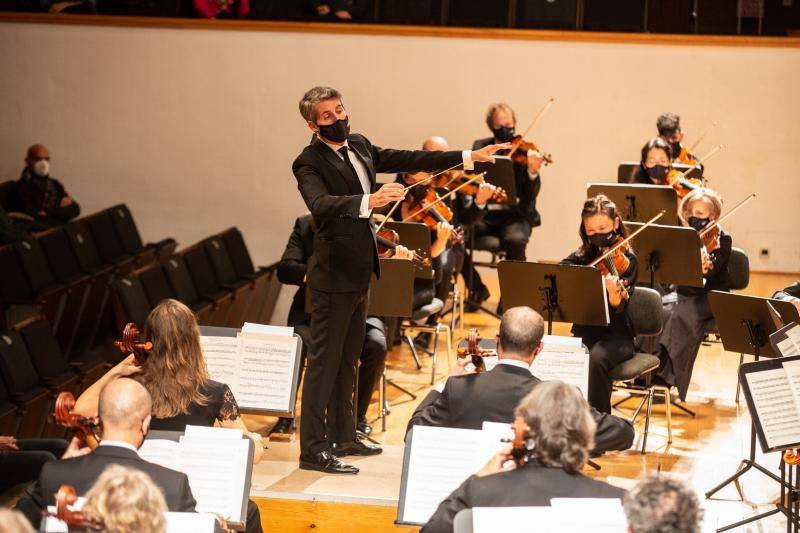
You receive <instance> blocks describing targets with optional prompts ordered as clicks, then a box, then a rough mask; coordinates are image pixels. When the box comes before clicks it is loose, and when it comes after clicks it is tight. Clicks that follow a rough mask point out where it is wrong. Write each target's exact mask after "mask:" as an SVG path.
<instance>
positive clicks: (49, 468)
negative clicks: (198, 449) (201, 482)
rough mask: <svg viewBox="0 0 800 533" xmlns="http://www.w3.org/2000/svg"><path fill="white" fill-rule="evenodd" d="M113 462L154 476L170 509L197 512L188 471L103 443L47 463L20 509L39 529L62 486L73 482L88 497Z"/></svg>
mask: <svg viewBox="0 0 800 533" xmlns="http://www.w3.org/2000/svg"><path fill="white" fill-rule="evenodd" d="M112 464H116V465H121V466H125V467H128V468H135V469H136V470H141V471H142V472H144V473H145V474H147V475H148V476H150V479H152V480H153V482H154V483H155V484H156V485H157V486H158V487H159V488H160V489H161V492H162V493H163V494H164V499H165V500H166V501H167V508H168V509H169V510H170V511H173V512H181V513H187V512H188V513H191V512H194V510H195V504H196V502H195V500H194V496H192V490H191V488H189V478H187V477H186V474H184V473H182V472H176V471H175V470H170V469H169V468H164V467H163V466H159V465H156V464H153V463H148V462H147V461H145V460H144V459H142V458H141V457H139V455H138V454H137V453H136V452H135V451H133V450H130V449H128V448H124V447H121V446H114V445H101V446H99V447H98V448H97V449H96V450H94V451H93V452H92V453H90V454H88V455H84V456H82V457H75V458H73V459H65V460H63V461H50V462H48V463H46V464H45V465H44V466H43V467H42V472H41V474H40V475H39V479H38V480H37V481H36V482H35V483H34V484H33V485H31V487H29V488H28V490H27V492H26V494H25V495H24V496H23V497H22V499H20V501H19V502H17V506H16V509H17V510H19V511H21V512H22V513H23V514H24V515H25V516H26V517H27V518H28V520H29V521H30V522H31V524H33V525H34V527H37V528H38V527H39V523H40V522H41V519H42V511H43V510H45V509H46V508H47V506H48V505H55V498H54V495H55V493H56V492H58V488H59V487H60V486H61V485H64V484H66V485H71V486H72V487H74V488H75V492H77V494H78V496H85V495H86V493H87V492H88V491H89V489H90V488H91V487H92V485H93V484H94V482H95V481H97V478H98V477H100V474H102V473H103V471H104V470H105V469H106V467H107V466H109V465H112Z"/></svg>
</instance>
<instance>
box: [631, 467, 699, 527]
mask: <svg viewBox="0 0 800 533" xmlns="http://www.w3.org/2000/svg"><path fill="white" fill-rule="evenodd" d="M622 505H623V507H624V508H625V515H626V516H627V517H628V531H629V532H630V533H699V531H700V525H701V522H702V521H703V510H702V509H700V503H699V502H698V500H697V496H696V495H695V493H694V491H692V490H691V489H689V488H688V487H687V486H686V485H684V484H683V483H680V482H678V481H675V480H672V479H666V478H663V477H662V478H656V477H651V478H647V479H644V480H642V481H640V482H639V483H637V484H636V486H635V487H634V488H633V490H631V491H630V492H629V493H628V494H626V495H625V498H624V499H623V501H622Z"/></svg>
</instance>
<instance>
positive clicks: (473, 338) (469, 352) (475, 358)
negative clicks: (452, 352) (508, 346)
mask: <svg viewBox="0 0 800 533" xmlns="http://www.w3.org/2000/svg"><path fill="white" fill-rule="evenodd" d="M466 340H467V345H466V346H459V347H458V349H457V350H456V356H457V357H458V358H459V359H464V358H465V357H470V358H471V359H472V364H473V365H474V366H475V372H477V373H479V374H480V373H481V372H485V371H486V364H485V363H484V362H483V358H484V357H492V356H496V355H497V350H492V349H487V348H481V347H480V342H481V337H480V336H479V335H478V328H469V334H468V335H467V339H466Z"/></svg>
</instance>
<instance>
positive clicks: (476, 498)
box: [422, 460, 625, 533]
mask: <svg viewBox="0 0 800 533" xmlns="http://www.w3.org/2000/svg"><path fill="white" fill-rule="evenodd" d="M624 495H625V491H624V490H622V489H620V488H617V487H614V486H613V485H609V484H608V483H605V482H603V481H599V480H596V479H592V478H590V477H586V476H584V475H583V474H568V473H567V472H565V471H564V470H562V469H561V468H551V467H546V466H544V465H542V464H541V463H539V462H538V461H535V460H532V461H529V462H527V463H525V465H523V466H522V467H520V468H516V469H514V470H511V471H509V472H499V473H497V474H492V475H489V476H484V477H478V476H470V477H468V478H467V479H466V481H464V483H462V484H461V486H460V487H458V488H457V489H456V490H454V491H453V492H452V494H450V495H449V496H448V497H447V498H445V499H444V501H442V503H440V504H439V507H438V508H437V509H436V512H435V513H433V516H432V517H431V519H430V520H429V521H428V523H427V524H425V525H424V526H423V528H422V533H445V532H446V533H451V532H452V531H453V518H455V516H456V514H457V513H458V512H459V511H460V510H462V509H472V508H474V507H542V506H549V505H550V500H551V499H552V498H616V499H622V497H623V496H624Z"/></svg>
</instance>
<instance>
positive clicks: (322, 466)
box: [300, 450, 358, 474]
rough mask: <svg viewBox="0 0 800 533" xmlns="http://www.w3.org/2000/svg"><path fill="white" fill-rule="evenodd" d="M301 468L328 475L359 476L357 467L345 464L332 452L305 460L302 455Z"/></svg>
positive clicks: (321, 453)
mask: <svg viewBox="0 0 800 533" xmlns="http://www.w3.org/2000/svg"><path fill="white" fill-rule="evenodd" d="M300 468H301V469H302V470H318V471H320V472H325V473H326V474H358V468H357V467H355V466H353V465H346V464H344V463H343V462H342V461H341V460H339V458H338V457H336V456H335V455H333V453H331V451H330V450H325V451H322V452H319V453H318V454H316V455H315V456H313V457H311V458H303V456H302V455H301V456H300Z"/></svg>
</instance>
